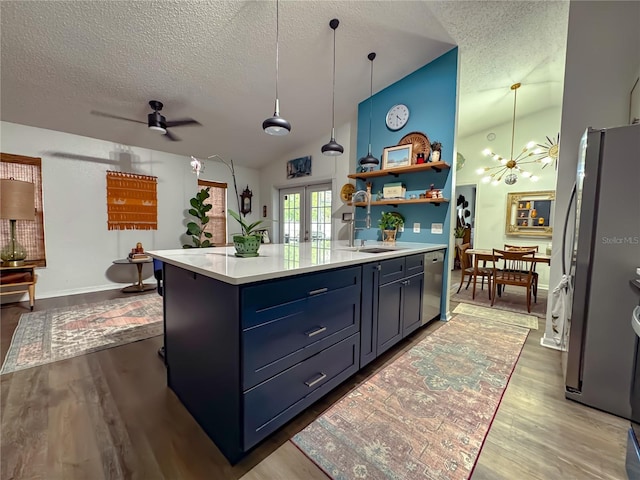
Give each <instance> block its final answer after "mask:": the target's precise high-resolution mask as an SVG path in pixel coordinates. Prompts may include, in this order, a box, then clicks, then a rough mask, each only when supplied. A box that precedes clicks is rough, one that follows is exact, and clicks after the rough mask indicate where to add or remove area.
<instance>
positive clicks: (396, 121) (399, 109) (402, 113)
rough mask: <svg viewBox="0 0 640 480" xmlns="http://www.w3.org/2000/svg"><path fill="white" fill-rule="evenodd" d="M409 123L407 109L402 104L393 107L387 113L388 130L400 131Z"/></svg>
mask: <svg viewBox="0 0 640 480" xmlns="http://www.w3.org/2000/svg"><path fill="white" fill-rule="evenodd" d="M408 121H409V108H408V107H407V106H406V105H403V104H402V103H399V104H397V105H394V106H393V107H391V108H390V109H389V111H388V112H387V118H386V122H387V128H388V129H389V130H394V131H395V130H400V129H401V128H402V127H404V126H405V125H406V124H407V122H408Z"/></svg>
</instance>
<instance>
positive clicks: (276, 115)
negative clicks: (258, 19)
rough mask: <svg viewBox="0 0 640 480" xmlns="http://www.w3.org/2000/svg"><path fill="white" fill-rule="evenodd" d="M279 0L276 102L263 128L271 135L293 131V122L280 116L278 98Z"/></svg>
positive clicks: (277, 9) (280, 134)
mask: <svg viewBox="0 0 640 480" xmlns="http://www.w3.org/2000/svg"><path fill="white" fill-rule="evenodd" d="M279 17H280V8H279V2H278V0H276V104H275V108H274V111H273V117H270V118H267V119H266V120H265V121H264V122H262V129H263V130H264V131H265V133H268V134H269V135H278V136H282V135H286V134H287V133H289V132H290V131H291V124H290V123H289V122H287V121H286V120H285V119H284V118H282V117H281V116H280V100H278V63H279V61H278V60H279V41H278V40H279V33H280V29H279V24H280V18H279Z"/></svg>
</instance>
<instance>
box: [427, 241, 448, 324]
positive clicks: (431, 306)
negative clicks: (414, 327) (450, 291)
mask: <svg viewBox="0 0 640 480" xmlns="http://www.w3.org/2000/svg"><path fill="white" fill-rule="evenodd" d="M444 253H445V251H444V250H435V251H433V252H427V253H425V254H424V290H423V293H422V325H424V324H425V323H429V322H431V321H432V320H438V319H439V318H440V301H441V299H442V281H443V275H444Z"/></svg>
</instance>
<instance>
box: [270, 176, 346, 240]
mask: <svg viewBox="0 0 640 480" xmlns="http://www.w3.org/2000/svg"><path fill="white" fill-rule="evenodd" d="M331 202H332V198H331V183H322V184H315V185H302V186H298V187H292V188H283V189H281V190H280V218H281V219H282V221H281V222H280V238H281V239H282V242H283V243H298V242H309V241H314V242H317V243H322V244H325V243H326V244H327V245H328V244H329V242H330V240H331V238H332V236H333V232H332V231H331Z"/></svg>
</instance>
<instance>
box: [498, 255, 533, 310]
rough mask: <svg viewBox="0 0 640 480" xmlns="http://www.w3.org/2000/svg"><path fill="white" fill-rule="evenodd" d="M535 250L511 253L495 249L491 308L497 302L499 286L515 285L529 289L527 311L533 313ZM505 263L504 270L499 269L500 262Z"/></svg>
mask: <svg viewBox="0 0 640 480" xmlns="http://www.w3.org/2000/svg"><path fill="white" fill-rule="evenodd" d="M535 255H536V251H535V250H523V251H518V252H514V251H509V250H498V249H495V248H494V249H493V255H492V256H493V268H492V271H493V275H492V276H493V279H492V281H493V292H492V299H491V306H493V305H494V303H495V300H496V289H497V288H498V287H499V286H503V288H504V286H506V285H513V286H516V287H525V288H526V289H527V311H528V312H529V313H531V293H532V290H533V265H534V264H535V261H534V258H535ZM501 260H502V261H503V262H504V268H503V269H500V268H498V267H497V265H498V262H500V261H501Z"/></svg>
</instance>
